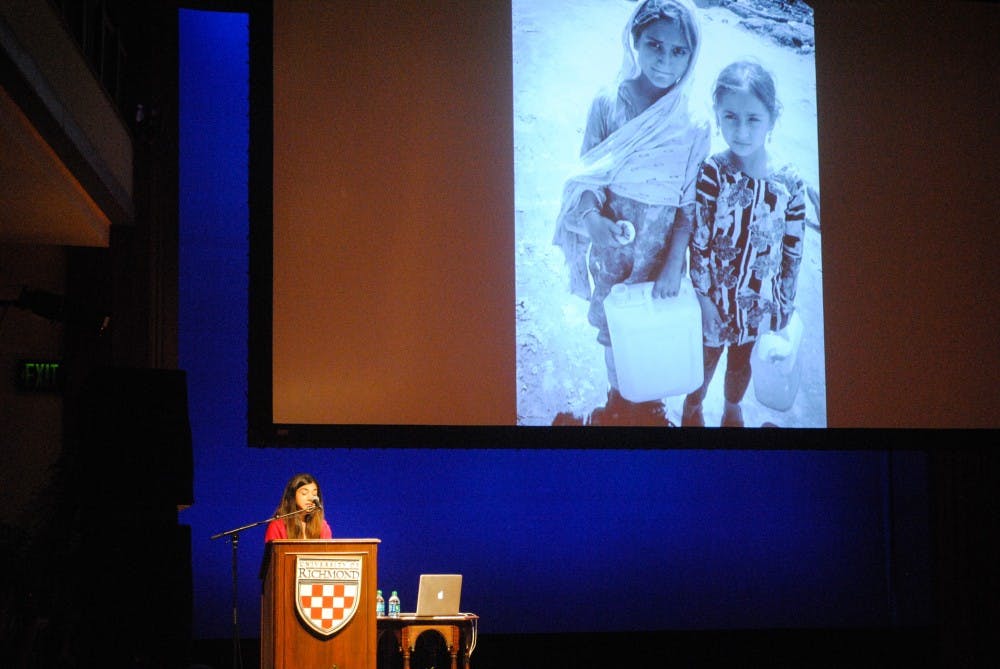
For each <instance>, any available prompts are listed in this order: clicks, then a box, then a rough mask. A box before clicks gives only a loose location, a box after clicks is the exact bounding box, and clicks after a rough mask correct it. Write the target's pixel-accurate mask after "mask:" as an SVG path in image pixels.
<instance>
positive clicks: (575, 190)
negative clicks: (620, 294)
mask: <svg viewBox="0 0 1000 669" xmlns="http://www.w3.org/2000/svg"><path fill="white" fill-rule="evenodd" d="M700 46H701V34H700V28H699V26H698V21H697V14H696V9H695V8H694V6H693V5H692V4H691V2H690V1H689V0H646V1H645V2H640V3H638V4H637V5H636V8H635V9H634V10H633V12H632V13H631V15H630V16H629V19H628V21H627V22H626V24H625V28H624V30H623V33H622V47H623V50H624V57H623V62H622V67H621V70H620V71H619V75H618V78H617V81H616V82H615V85H614V86H613V87H611V88H610V89H606V90H603V91H601V92H600V93H598V94H597V96H596V97H595V98H594V100H593V102H592V103H591V106H590V111H589V113H588V116H587V125H586V129H585V131H584V138H583V146H582V148H581V155H580V158H579V160H578V164H577V165H576V167H575V169H574V171H573V173H572V175H571V176H570V177H569V178H568V179H567V180H566V183H565V185H564V187H563V197H562V207H561V210H560V213H559V217H558V219H557V226H556V233H555V238H554V243H555V244H556V245H558V246H560V247H561V248H562V249H563V252H564V253H565V255H566V261H567V264H568V265H569V267H570V289H571V291H572V292H573V293H574V294H575V295H579V296H580V297H583V298H584V299H587V300H589V301H590V309H589V311H588V320H589V322H590V323H591V325H593V326H594V327H596V328H597V331H598V333H597V341H598V342H599V343H600V344H601V345H603V346H604V351H605V353H604V358H605V363H606V367H607V374H608V383H609V386H610V388H609V390H608V400H607V404H606V405H605V406H604V407H601V408H598V409H596V410H595V411H593V412H592V413H591V415H590V417H589V422H590V423H592V424H617V425H669V424H671V423H670V421H669V420H668V419H667V417H666V414H665V412H664V407H663V403H662V402H661V401H658V400H657V401H653V402H642V403H635V402H630V401H628V400H626V399H624V398H623V397H622V396H621V394H620V393H619V392H618V381H617V375H616V372H615V364H614V355H613V352H612V348H611V339H610V335H609V333H608V323H607V318H606V316H605V312H604V299H605V298H606V297H607V295H608V294H609V293H610V291H611V287H612V286H613V285H615V284H616V283H622V282H625V283H642V282H647V281H652V282H654V284H653V291H652V295H653V297H654V298H663V297H669V296H675V295H677V293H678V291H679V287H680V281H681V275H682V274H683V272H684V269H685V264H686V263H685V253H686V250H687V245H688V241H689V240H690V238H691V231H692V228H693V221H694V205H695V183H696V179H697V175H698V168H699V166H700V165H701V162H702V160H703V159H704V158H705V157H707V156H708V152H709V148H710V136H709V124H708V120H707V119H701V118H696V117H695V116H694V115H693V114H692V112H691V111H690V110H689V108H688V94H689V88H690V84H691V79H692V76H693V70H694V65H695V62H696V61H697V58H698V52H699V49H700ZM588 249H589V254H588ZM588 270H589V276H588ZM591 280H592V281H593V288H591Z"/></svg>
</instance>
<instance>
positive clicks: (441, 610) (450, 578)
mask: <svg viewBox="0 0 1000 669" xmlns="http://www.w3.org/2000/svg"><path fill="white" fill-rule="evenodd" d="M461 600H462V575H461V574H421V575H420V586H419V588H418V589H417V616H438V617H440V616H445V617H446V616H457V615H458V607H459V604H460V602H461Z"/></svg>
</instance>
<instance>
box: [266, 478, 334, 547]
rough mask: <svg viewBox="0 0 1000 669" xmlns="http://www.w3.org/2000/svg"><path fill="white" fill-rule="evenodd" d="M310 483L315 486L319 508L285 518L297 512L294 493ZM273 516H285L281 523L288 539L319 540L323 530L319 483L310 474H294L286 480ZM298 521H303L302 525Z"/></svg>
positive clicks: (321, 492)
mask: <svg viewBox="0 0 1000 669" xmlns="http://www.w3.org/2000/svg"><path fill="white" fill-rule="evenodd" d="M311 483H314V484H316V496H317V497H318V498H319V501H320V506H319V507H318V508H316V509H315V510H313V511H310V512H308V513H306V512H302V513H298V514H295V515H292V516H286V515H285V514H290V513H294V512H295V511H298V510H299V507H298V504H296V503H295V493H296V491H297V490H298V489H299V488H301V487H302V486H304V485H309V484H311ZM274 515H275V516H285V518H284V519H283V521H284V523H285V529H286V530H287V533H288V538H289V539H319V538H320V532H321V530H322V529H323V491H322V489H320V487H319V482H318V481H317V480H316V479H315V478H314V477H313V475H312V474H305V473H303V474H296V475H295V476H293V477H292V478H290V479H288V483H286V484H285V492H283V493H282V495H281V503H280V504H279V505H278V509H277V510H276V511H275V512H274ZM300 519H301V520H303V521H304V525H303V523H300V522H299V520H300Z"/></svg>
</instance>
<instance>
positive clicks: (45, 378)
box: [15, 360, 63, 393]
mask: <svg viewBox="0 0 1000 669" xmlns="http://www.w3.org/2000/svg"><path fill="white" fill-rule="evenodd" d="M15 385H16V386H17V388H18V390H24V391H28V392H36V393H54V392H61V391H62V389H63V364H62V363H61V362H59V361H58V360H18V361H17V379H16V381H15Z"/></svg>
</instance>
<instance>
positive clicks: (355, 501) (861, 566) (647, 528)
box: [179, 10, 932, 638]
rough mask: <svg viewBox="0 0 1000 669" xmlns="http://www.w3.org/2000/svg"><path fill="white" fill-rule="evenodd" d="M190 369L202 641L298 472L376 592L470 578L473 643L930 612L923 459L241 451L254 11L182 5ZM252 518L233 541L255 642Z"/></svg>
mask: <svg viewBox="0 0 1000 669" xmlns="http://www.w3.org/2000/svg"><path fill="white" fill-rule="evenodd" d="M179 21H180V46H181V50H180V68H181V71H180V84H181V95H180V100H181V108H180V133H181V141H180V177H181V200H180V218H181V258H180V262H181V266H180V270H181V289H180V299H181V307H180V366H181V367H182V368H183V369H185V370H186V371H187V375H188V383H189V389H188V392H189V401H190V415H191V426H192V431H193V437H194V463H195V473H194V475H195V479H194V486H195V500H194V501H195V503H194V505H193V506H192V507H191V508H189V509H187V510H185V511H183V512H182V513H181V516H180V521H181V522H182V523H184V524H188V525H190V527H191V534H192V567H193V579H194V590H195V592H194V597H195V607H194V627H195V637H196V638H227V637H230V636H231V635H232V600H231V598H232V594H233V584H232V566H233V555H234V551H233V549H232V545H231V544H230V543H229V542H228V541H227V540H226V539H218V540H212V539H211V538H210V537H211V536H212V535H213V534H216V533H219V532H223V531H225V530H230V529H233V528H237V527H241V526H243V525H246V524H249V523H253V522H255V521H259V520H263V519H266V518H267V517H269V516H270V515H271V514H272V513H273V512H274V510H275V507H276V506H277V504H278V501H279V497H280V494H281V491H282V487H283V485H284V483H285V481H286V480H287V479H288V478H289V477H290V476H291V475H293V474H295V473H297V472H301V471H308V472H311V473H313V474H314V475H316V476H317V478H318V479H319V481H320V485H321V487H322V489H323V494H324V498H325V500H326V506H327V517H328V519H329V520H330V523H331V525H332V527H333V531H334V535H335V536H339V537H356V538H365V537H374V538H378V539H380V540H381V544H380V547H379V576H378V582H379V587H381V588H382V589H383V590H392V589H395V590H398V591H399V594H400V597H401V598H402V602H403V609H404V610H407V609H409V610H412V608H413V606H414V604H415V599H416V587H417V578H418V575H419V574H420V573H421V572H460V573H463V574H464V575H465V583H464V591H463V598H462V608H463V610H466V611H473V612H476V613H478V614H479V615H480V616H481V617H482V621H481V627H480V631H481V632H482V633H513V632H565V631H584V630H608V631H616V630H656V629H731V628H795V627H838V626H843V627H873V626H874V627H881V626H887V625H895V624H926V623H927V622H928V620H929V617H930V616H931V615H932V614H931V611H930V604H929V602H930V592H929V585H928V584H929V576H928V569H929V567H928V565H929V557H928V556H929V548H928V546H929V539H928V530H927V528H928V524H927V523H928V509H927V491H926V472H925V469H924V461H923V458H922V456H921V455H920V454H919V453H899V452H895V453H891V454H890V453H882V452H871V451H867V452H863V451H848V452H782V451H762V452H755V451H736V450H727V451H628V450H612V451H579V450H559V451H531V450H486V451H482V450H466V451H456V450H414V449H405V448H404V449H398V450H395V449H385V450H355V449H333V448H330V449H291V448H286V449H258V448H250V447H248V446H247V439H246V425H247V402H246V397H247V385H246V379H247V299H248V296H247V289H248V280H247V273H248V244H247V237H248V226H249V222H248V207H247V176H248V175H247V147H248V132H249V125H248V114H249V109H248V104H249V103H248V81H249V72H248V59H249V48H248V43H247V40H248V32H247V31H248V19H247V15H246V14H242V13H221V12H203V11H194V10H181V11H180V12H179ZM263 535H264V528H263V527H262V526H261V527H256V528H253V529H250V530H247V531H245V532H243V533H242V534H241V535H240V540H239V542H238V544H237V548H238V550H237V551H236V557H237V559H238V563H237V567H238V593H239V605H238V611H239V620H240V630H241V635H243V636H247V637H255V636H257V635H258V633H259V619H260V606H259V595H260V583H259V581H258V580H257V573H258V567H259V565H260V561H261V557H262V554H263Z"/></svg>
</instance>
